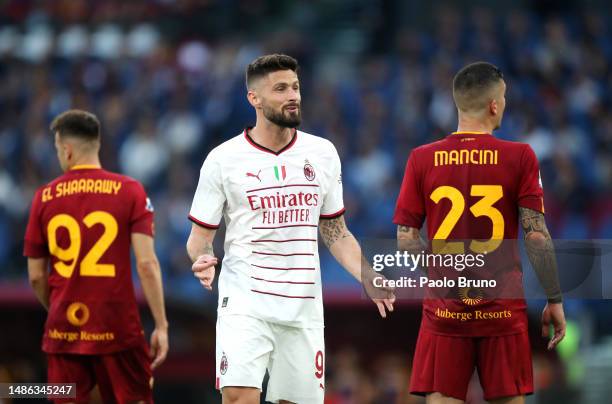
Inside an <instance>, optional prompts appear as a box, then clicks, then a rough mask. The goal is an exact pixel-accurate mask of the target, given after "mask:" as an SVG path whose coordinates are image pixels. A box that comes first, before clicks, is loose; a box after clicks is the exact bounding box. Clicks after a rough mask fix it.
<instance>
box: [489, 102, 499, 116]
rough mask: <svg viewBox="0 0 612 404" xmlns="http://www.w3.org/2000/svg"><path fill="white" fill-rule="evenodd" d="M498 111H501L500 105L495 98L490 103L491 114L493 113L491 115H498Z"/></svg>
mask: <svg viewBox="0 0 612 404" xmlns="http://www.w3.org/2000/svg"><path fill="white" fill-rule="evenodd" d="M498 111H499V105H498V104H497V100H496V99H495V98H494V99H492V100H491V101H489V112H490V113H491V115H497V112H498Z"/></svg>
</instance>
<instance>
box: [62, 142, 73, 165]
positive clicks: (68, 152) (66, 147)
mask: <svg viewBox="0 0 612 404" xmlns="http://www.w3.org/2000/svg"><path fill="white" fill-rule="evenodd" d="M62 151H63V152H64V159H65V160H66V161H70V160H71V159H72V158H73V157H74V147H73V146H72V144H71V143H70V142H62Z"/></svg>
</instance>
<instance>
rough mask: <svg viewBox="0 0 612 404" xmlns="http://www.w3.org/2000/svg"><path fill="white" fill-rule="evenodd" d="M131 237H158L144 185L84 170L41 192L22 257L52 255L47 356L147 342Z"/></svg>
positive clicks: (105, 350) (68, 174)
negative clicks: (134, 276) (138, 301)
mask: <svg viewBox="0 0 612 404" xmlns="http://www.w3.org/2000/svg"><path fill="white" fill-rule="evenodd" d="M131 233H144V234H146V235H149V236H153V207H152V205H151V204H150V201H149V200H148V198H147V196H146V194H145V191H144V188H143V187H142V185H141V184H140V183H139V182H138V181H135V180H133V179H131V178H128V177H125V176H123V175H119V174H115V173H111V172H108V171H105V170H102V169H101V168H98V167H95V166H78V167H75V168H74V169H72V170H70V171H68V172H66V173H65V174H64V175H62V176H61V177H59V178H57V179H55V180H54V181H53V182H51V183H49V184H47V185H45V186H43V187H41V188H40V189H38V190H37V192H36V194H35V195H34V199H33V201H32V207H31V211H30V219H29V222H28V227H27V230H26V235H25V246H24V255H25V256H27V257H31V258H42V257H50V260H49V262H50V273H49V292H50V296H49V297H50V307H49V313H48V316H47V321H46V324H45V332H44V336H43V344H42V346H43V350H44V351H45V352H48V353H77V354H103V353H110V352H116V351H120V350H123V349H126V348H129V347H132V346H135V345H137V344H138V343H141V342H142V339H143V338H144V337H143V335H144V333H143V330H142V325H141V323H140V316H139V314H138V307H137V304H136V299H135V297H134V286H133V284H132V271H131V262H130V244H131V243H130V235H131Z"/></svg>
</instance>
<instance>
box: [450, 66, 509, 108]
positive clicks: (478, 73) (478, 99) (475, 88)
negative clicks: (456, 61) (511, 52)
mask: <svg viewBox="0 0 612 404" xmlns="http://www.w3.org/2000/svg"><path fill="white" fill-rule="evenodd" d="M503 79H504V75H503V74H502V72H501V70H499V68H498V67H497V66H495V65H492V64H491V63H487V62H476V63H471V64H469V65H467V66H465V67H464V68H463V69H461V70H459V72H458V73H457V74H456V75H455V78H454V79H453V98H454V99H455V104H456V105H457V108H459V109H460V110H463V111H467V110H474V109H478V108H479V107H482V106H484V105H483V101H484V97H485V96H488V94H489V90H491V88H493V86H494V85H496V84H498V83H499V82H500V81H502V80H503Z"/></svg>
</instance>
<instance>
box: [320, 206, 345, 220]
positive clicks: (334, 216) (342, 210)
mask: <svg viewBox="0 0 612 404" xmlns="http://www.w3.org/2000/svg"><path fill="white" fill-rule="evenodd" d="M345 211H346V209H344V208H342V209H340V210H339V211H337V212H336V213H331V214H329V215H319V217H320V218H321V219H335V218H337V217H340V216H342V215H343V214H344V212H345Z"/></svg>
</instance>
